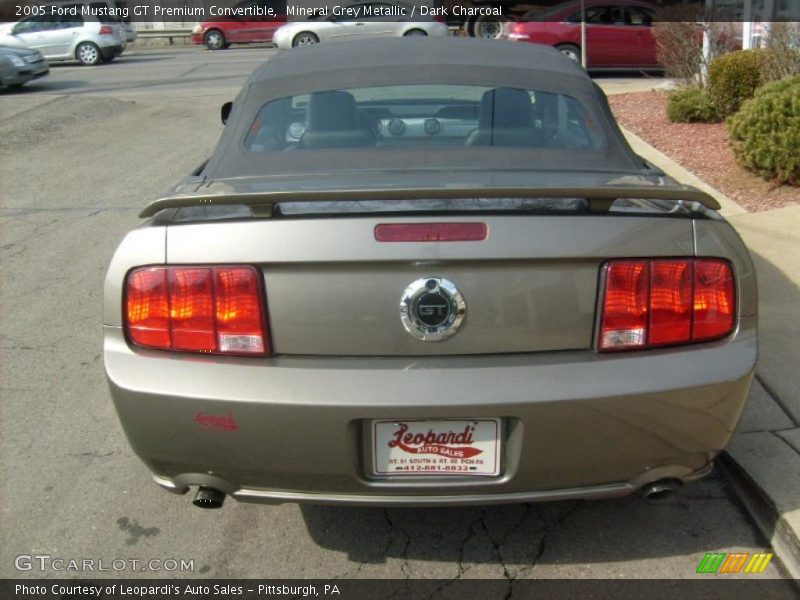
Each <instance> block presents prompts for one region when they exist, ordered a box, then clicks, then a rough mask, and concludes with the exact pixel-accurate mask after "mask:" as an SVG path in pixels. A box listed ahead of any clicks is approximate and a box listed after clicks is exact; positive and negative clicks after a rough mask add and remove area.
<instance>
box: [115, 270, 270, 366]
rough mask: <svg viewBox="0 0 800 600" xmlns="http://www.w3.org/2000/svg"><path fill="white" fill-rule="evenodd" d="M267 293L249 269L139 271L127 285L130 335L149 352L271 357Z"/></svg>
mask: <svg viewBox="0 0 800 600" xmlns="http://www.w3.org/2000/svg"><path fill="white" fill-rule="evenodd" d="M261 290H262V285H261V283H260V276H259V273H258V271H257V270H256V269H255V268H253V267H249V266H225V267H143V268H140V269H135V270H133V271H131V272H130V273H129V274H128V278H127V282H126V285H125V331H126V334H127V335H128V339H129V340H130V341H131V342H133V343H134V344H136V345H138V346H145V347H148V348H159V349H162V350H176V351H182V352H204V353H209V354H246V355H260V356H265V355H269V354H270V353H271V348H270V344H269V336H268V328H267V326H266V322H265V318H264V317H265V315H264V311H263V306H264V304H265V303H264V296H263V293H262V291H261Z"/></svg>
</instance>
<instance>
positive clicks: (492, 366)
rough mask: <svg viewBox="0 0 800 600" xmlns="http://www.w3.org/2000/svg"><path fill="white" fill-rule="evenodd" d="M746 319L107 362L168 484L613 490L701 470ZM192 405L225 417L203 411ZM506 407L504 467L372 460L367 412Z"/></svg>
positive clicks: (497, 495) (455, 413)
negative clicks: (401, 351)
mask: <svg viewBox="0 0 800 600" xmlns="http://www.w3.org/2000/svg"><path fill="white" fill-rule="evenodd" d="M756 354H757V347H756V332H755V319H754V318H743V319H741V320H740V325H739V329H738V330H737V332H736V334H735V335H734V336H732V337H731V338H729V339H727V340H724V341H721V342H715V343H709V344H704V345H701V346H697V347H693V348H690V349H686V348H684V349H671V350H658V351H648V352H641V353H628V354H617V355H597V354H594V353H592V352H587V351H577V352H558V353H547V354H531V355H508V356H468V357H448V358H425V359H415V358H407V359H404V358H371V359H370V358H322V357H276V358H272V359H263V360H262V359H256V360H253V359H231V358H227V357H226V358H220V357H217V358H214V357H198V356H191V357H190V356H187V355H171V354H166V353H162V352H155V351H152V352H140V351H136V352H134V351H133V350H132V349H131V348H130V347H129V346H128V345H127V344H126V342H125V340H124V338H123V335H122V332H121V330H120V329H119V328H116V327H106V329H105V349H104V355H105V365H106V371H107V374H108V379H109V384H110V388H111V393H112V397H113V399H114V403H115V406H116V409H117V411H118V414H119V417H120V420H121V422H122V425H123V428H124V429H125V432H126V434H127V436H128V439H129V440H130V443H131V445H132V447H133V449H134V451H135V452H136V453H137V454H138V455H139V457H140V458H141V459H142V460H143V461H144V462H145V464H146V465H147V466H148V468H149V469H150V470H151V471H152V472H153V474H154V477H155V479H156V481H157V483H159V484H160V485H161V486H162V487H165V488H167V489H170V490H171V491H174V492H178V493H181V492H185V491H186V490H187V489H188V487H189V486H193V485H206V486H211V487H215V488H218V489H220V490H221V491H223V492H225V493H227V494H230V495H232V496H233V497H234V498H235V499H238V500H242V501H254V502H314V503H334V504H381V505H396V506H415V505H429V504H430V505H447V504H481V503H500V502H528V501H536V500H553V499H561V498H578V497H580V498H592V497H610V496H620V495H625V494H628V493H631V492H633V491H634V490H636V489H637V488H639V487H641V486H643V485H645V484H647V483H650V482H653V481H656V480H659V479H664V478H670V479H677V480H681V481H690V480H692V479H695V478H697V477H699V476H702V475H703V474H704V473H705V472H707V469H708V468H709V465H710V464H711V462H712V461H713V459H714V456H715V455H716V454H717V453H718V452H720V451H721V450H722V449H723V448H724V447H725V445H726V444H727V442H728V440H729V439H730V436H731V435H732V433H733V431H734V429H735V426H736V423H737V421H738V419H739V416H740V414H741V411H742V408H743V406H744V403H745V400H746V398H747V393H748V390H749V386H750V382H751V379H752V376H753V372H754V368H755V362H756ZM198 411H202V413H203V414H204V415H214V416H220V417H222V418H223V419H224V420H225V422H226V423H228V424H233V425H234V426H230V427H221V428H214V427H208V426H207V425H202V424H199V423H198V422H197V421H196V420H195V417H196V415H197V413H198ZM481 417H501V418H502V419H503V432H502V436H501V437H502V440H503V453H502V457H503V469H502V471H501V474H500V475H499V476H498V477H493V478H486V479H478V478H474V477H473V478H469V477H460V476H436V477H432V478H425V477H412V476H404V477H394V478H392V477H389V478H376V477H372V476H370V475H369V473H368V471H369V469H368V467H367V465H370V464H371V454H370V452H371V450H370V448H371V446H372V445H371V443H370V439H369V437H370V430H369V427H367V425H366V424H367V423H368V421H369V420H371V419H386V418H388V419H419V418H424V419H442V418H481Z"/></svg>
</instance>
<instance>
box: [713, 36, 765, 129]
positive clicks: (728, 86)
mask: <svg viewBox="0 0 800 600" xmlns="http://www.w3.org/2000/svg"><path fill="white" fill-rule="evenodd" d="M762 83H763V80H762V78H761V69H760V63H759V53H758V52H757V51H755V50H740V51H738V52H729V53H728V54H723V55H722V56H720V57H719V58H715V59H714V60H713V61H711V65H710V66H709V67H708V92H709V94H711V98H712V100H713V101H714V105H715V106H716V107H717V110H718V111H719V114H720V116H722V117H728V116H730V115H732V114H734V113H735V112H736V111H737V110H739V107H740V106H741V105H742V102H744V101H745V100H748V99H750V98H752V97H753V94H754V93H755V91H756V89H757V88H758V87H759V86H760V85H761V84H762Z"/></svg>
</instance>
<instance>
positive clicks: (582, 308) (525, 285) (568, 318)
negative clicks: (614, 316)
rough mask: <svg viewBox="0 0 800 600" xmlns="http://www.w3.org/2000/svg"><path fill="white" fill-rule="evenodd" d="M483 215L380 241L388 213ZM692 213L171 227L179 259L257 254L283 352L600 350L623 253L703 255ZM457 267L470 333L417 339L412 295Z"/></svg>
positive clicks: (454, 278)
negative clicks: (605, 270)
mask: <svg viewBox="0 0 800 600" xmlns="http://www.w3.org/2000/svg"><path fill="white" fill-rule="evenodd" d="M420 222H427V223H430V222H436V223H451V222H459V223H465V222H479V223H485V224H486V226H487V227H488V235H487V237H486V239H485V240H483V241H467V242H379V241H377V240H376V239H375V235H374V230H375V227H376V226H377V225H378V224H381V223H420ZM693 254H694V243H693V227H692V220H691V219H689V218H664V217H663V216H656V215H650V216H632V215H626V216H619V215H614V214H603V215H591V214H580V215H549V214H548V215H541V214H538V215H536V214H530V215H520V214H514V215H498V214H472V215H466V216H465V215H464V214H459V215H444V216H442V215H437V216H431V215H411V216H395V215H375V214H369V215H352V214H350V215H347V216H338V217H335V216H326V217H320V216H319V215H316V216H313V217H311V216H308V215H305V216H296V217H293V218H286V217H284V218H272V219H245V220H236V221H213V222H196V223H180V224H170V225H169V227H168V228H167V262H168V263H170V264H204V263H215V264H226V263H230V264H239V263H244V264H253V265H256V266H258V267H259V268H260V269H261V270H262V272H263V274H264V282H265V287H266V295H267V310H268V313H269V323H270V330H271V337H272V344H273V349H274V352H275V353H276V354H298V355H331V356H332V355H336V356H436V355H466V354H496V353H519V352H544V351H557V350H576V349H587V348H591V347H592V345H593V332H594V325H595V312H596V303H597V296H598V283H599V274H600V268H601V266H602V264H603V262H604V261H606V260H607V259H610V258H623V257H660V256H692V255H693ZM424 278H444V279H447V280H449V281H450V282H452V284H453V285H455V286H456V288H457V289H458V291H459V292H460V294H461V295H462V296H463V299H464V303H465V305H466V310H465V315H464V319H463V322H462V323H461V324H460V326H459V328H458V331H457V332H456V333H455V334H453V335H451V336H449V337H447V338H446V339H443V340H441V341H436V342H426V341H421V340H420V339H417V338H416V337H414V336H412V335H411V334H410V333H409V332H408V331H407V330H406V328H405V327H404V324H403V321H402V318H401V309H400V304H401V298H402V296H403V293H404V291H405V290H406V288H407V287H408V286H409V284H411V283H412V282H414V281H415V280H418V279H424Z"/></svg>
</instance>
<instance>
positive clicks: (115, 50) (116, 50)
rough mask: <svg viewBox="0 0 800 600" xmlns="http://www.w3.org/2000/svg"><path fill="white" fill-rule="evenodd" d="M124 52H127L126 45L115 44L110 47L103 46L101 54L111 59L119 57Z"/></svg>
mask: <svg viewBox="0 0 800 600" xmlns="http://www.w3.org/2000/svg"><path fill="white" fill-rule="evenodd" d="M124 50H125V45H124V44H118V43H115V44H112V45H109V46H102V47H101V48H100V54H102V55H103V57H104V58H111V57H114V56H119V55H120V54H122V53H123V51H124Z"/></svg>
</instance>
